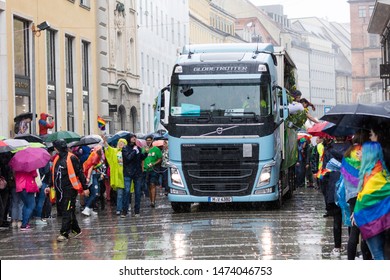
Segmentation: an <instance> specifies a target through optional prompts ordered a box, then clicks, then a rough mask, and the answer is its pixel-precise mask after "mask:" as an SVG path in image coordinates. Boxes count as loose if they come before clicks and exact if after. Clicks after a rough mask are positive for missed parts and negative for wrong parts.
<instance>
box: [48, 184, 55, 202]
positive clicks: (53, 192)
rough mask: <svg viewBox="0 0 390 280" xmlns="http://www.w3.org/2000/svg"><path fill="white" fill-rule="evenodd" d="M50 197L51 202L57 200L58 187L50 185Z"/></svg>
mask: <svg viewBox="0 0 390 280" xmlns="http://www.w3.org/2000/svg"><path fill="white" fill-rule="evenodd" d="M49 199H50V203H51V204H53V203H55V202H56V189H55V188H54V187H50V192H49Z"/></svg>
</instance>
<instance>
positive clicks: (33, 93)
mask: <svg viewBox="0 0 390 280" xmlns="http://www.w3.org/2000/svg"><path fill="white" fill-rule="evenodd" d="M48 28H50V23H49V22H47V21H43V22H41V23H40V24H38V25H37V26H35V24H34V23H33V24H32V26H31V30H32V32H33V34H34V35H35V36H36V37H39V36H41V31H43V30H46V29H48ZM35 36H33V38H32V46H31V48H32V50H33V52H34V54H33V55H32V56H31V66H32V72H31V81H32V86H31V109H32V110H31V111H32V113H33V119H32V121H31V124H32V133H35V132H36V106H37V104H36V84H35V78H36V77H35Z"/></svg>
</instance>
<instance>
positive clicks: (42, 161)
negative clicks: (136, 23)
mask: <svg viewBox="0 0 390 280" xmlns="http://www.w3.org/2000/svg"><path fill="white" fill-rule="evenodd" d="M49 160H50V154H49V153H48V152H47V151H46V150H45V149H42V148H32V147H28V148H26V149H24V150H20V151H18V152H17V153H16V154H15V155H14V156H13V157H12V159H11V160H10V162H9V166H10V167H11V168H12V169H13V170H14V171H20V172H31V171H33V170H35V169H38V168H41V167H44V166H45V165H46V164H47V163H48V162H49Z"/></svg>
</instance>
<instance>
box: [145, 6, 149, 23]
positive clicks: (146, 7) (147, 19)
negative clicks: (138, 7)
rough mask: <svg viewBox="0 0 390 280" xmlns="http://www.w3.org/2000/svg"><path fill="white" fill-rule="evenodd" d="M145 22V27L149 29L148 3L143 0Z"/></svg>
mask: <svg viewBox="0 0 390 280" xmlns="http://www.w3.org/2000/svg"><path fill="white" fill-rule="evenodd" d="M145 9H146V11H145V20H146V27H149V18H148V15H149V12H148V2H147V1H146V0H145Z"/></svg>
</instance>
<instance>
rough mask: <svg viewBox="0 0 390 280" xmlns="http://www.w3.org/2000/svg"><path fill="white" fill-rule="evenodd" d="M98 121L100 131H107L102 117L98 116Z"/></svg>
mask: <svg viewBox="0 0 390 280" xmlns="http://www.w3.org/2000/svg"><path fill="white" fill-rule="evenodd" d="M97 121H98V127H99V129H100V130H101V131H104V130H106V121H105V120H104V119H103V118H102V117H100V116H98V119H97Z"/></svg>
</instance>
